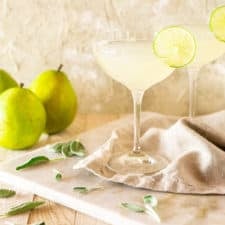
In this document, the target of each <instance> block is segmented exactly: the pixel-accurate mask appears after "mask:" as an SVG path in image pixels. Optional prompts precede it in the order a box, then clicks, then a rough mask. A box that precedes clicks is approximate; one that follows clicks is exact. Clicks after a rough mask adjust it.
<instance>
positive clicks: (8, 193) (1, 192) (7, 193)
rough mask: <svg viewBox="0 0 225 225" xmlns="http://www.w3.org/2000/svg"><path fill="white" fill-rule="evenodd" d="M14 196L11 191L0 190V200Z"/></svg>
mask: <svg viewBox="0 0 225 225" xmlns="http://www.w3.org/2000/svg"><path fill="white" fill-rule="evenodd" d="M15 194H16V192H15V191H13V190H8V189H0V198H9V197H12V196H14V195H15Z"/></svg>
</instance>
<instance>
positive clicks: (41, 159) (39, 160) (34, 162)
mask: <svg viewBox="0 0 225 225" xmlns="http://www.w3.org/2000/svg"><path fill="white" fill-rule="evenodd" d="M48 162H50V159H49V158H48V157H46V156H43V155H40V156H35V157H33V158H31V159H30V160H28V161H27V162H25V163H23V164H22V165H19V166H17V167H16V170H23V169H26V168H29V167H34V166H38V165H41V164H45V163H48Z"/></svg>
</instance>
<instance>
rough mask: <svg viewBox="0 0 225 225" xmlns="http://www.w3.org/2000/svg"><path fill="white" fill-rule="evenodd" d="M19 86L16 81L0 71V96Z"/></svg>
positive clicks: (3, 71)
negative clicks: (7, 90)
mask: <svg viewBox="0 0 225 225" xmlns="http://www.w3.org/2000/svg"><path fill="white" fill-rule="evenodd" d="M16 86H18V85H17V83H16V81H15V80H14V79H13V78H12V77H11V76H10V75H9V74H8V73H7V72H6V71H5V70H1V69H0V94H1V93H2V92H3V91H5V90H6V89H9V88H12V87H16Z"/></svg>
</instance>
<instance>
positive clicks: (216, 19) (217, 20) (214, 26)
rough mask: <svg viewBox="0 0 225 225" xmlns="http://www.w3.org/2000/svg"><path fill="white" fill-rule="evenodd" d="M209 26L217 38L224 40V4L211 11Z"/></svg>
mask: <svg viewBox="0 0 225 225" xmlns="http://www.w3.org/2000/svg"><path fill="white" fill-rule="evenodd" d="M209 27H210V30H211V31H212V32H213V33H214V35H215V36H216V38H217V39H219V40H220V41H225V5H223V6H220V7H217V8H215V9H214V10H213V11H212V13H211V15H210V20H209Z"/></svg>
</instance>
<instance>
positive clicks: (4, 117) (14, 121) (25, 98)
mask: <svg viewBox="0 0 225 225" xmlns="http://www.w3.org/2000/svg"><path fill="white" fill-rule="evenodd" d="M45 123H46V113H45V109H44V106H43V104H42V103H41V101H40V100H39V99H38V97H37V96H35V95H34V93H33V92H32V91H30V90H29V89H26V88H23V87H22V85H21V87H15V88H10V89H8V90H6V91H4V92H3V93H2V94H1V95H0V146H2V147H5V148H9V149H12V150H13V149H17V150H18V149H25V148H27V147H30V146H32V145H34V144H35V143H36V142H37V141H38V139H39V137H40V135H41V133H42V132H43V131H44V129H45Z"/></svg>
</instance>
